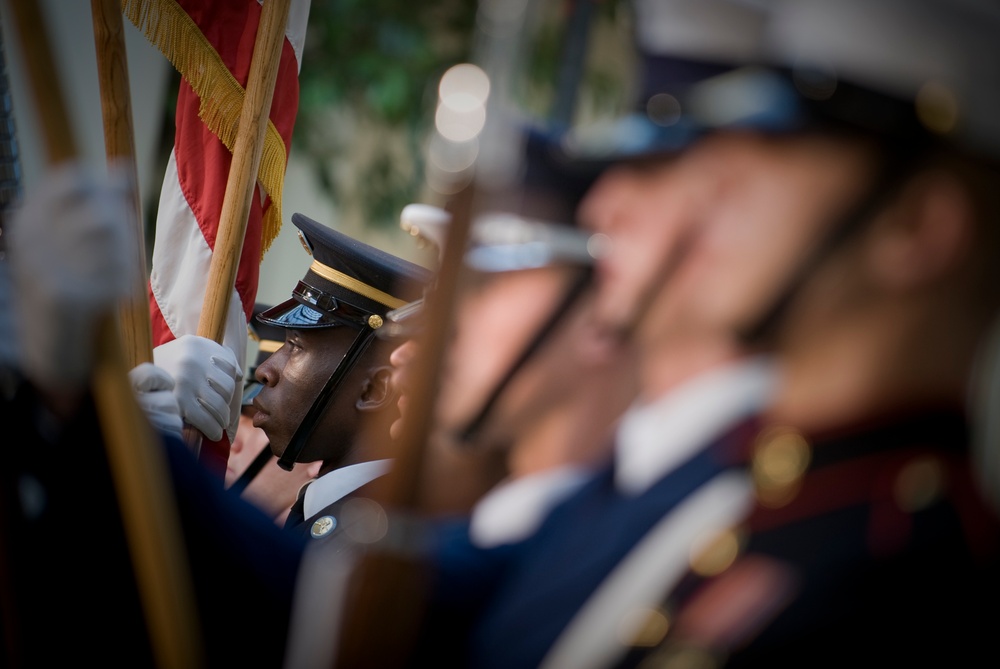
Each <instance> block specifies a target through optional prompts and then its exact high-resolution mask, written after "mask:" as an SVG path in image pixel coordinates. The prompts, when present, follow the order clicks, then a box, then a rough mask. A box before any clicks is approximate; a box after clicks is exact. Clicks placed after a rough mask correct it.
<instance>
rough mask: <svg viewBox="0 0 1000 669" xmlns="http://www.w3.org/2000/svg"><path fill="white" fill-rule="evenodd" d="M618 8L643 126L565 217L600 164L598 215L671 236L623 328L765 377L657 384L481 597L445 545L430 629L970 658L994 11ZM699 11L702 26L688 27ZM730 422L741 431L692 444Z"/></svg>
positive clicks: (654, 656) (612, 660) (558, 644)
mask: <svg viewBox="0 0 1000 669" xmlns="http://www.w3.org/2000/svg"><path fill="white" fill-rule="evenodd" d="M696 5H698V6H697V7H696ZM637 8H638V12H639V13H638V19H637V22H636V25H637V29H638V33H639V39H640V44H641V46H642V47H643V49H644V50H645V52H646V53H645V56H644V58H643V59H642V61H641V62H642V64H643V66H644V67H645V68H646V69H645V74H646V82H647V85H648V86H649V88H648V89H647V94H646V99H647V100H648V101H650V102H651V103H652V102H654V101H655V102H656V104H649V105H643V106H642V107H640V109H641V110H642V112H645V113H644V114H641V116H648V118H645V119H642V118H640V119H639V123H640V125H641V124H642V123H643V122H644V123H645V126H646V129H647V130H648V131H649V132H648V133H646V134H643V135H639V136H638V139H639V140H640V141H639V142H638V144H639V145H640V146H641V147H642V150H641V151H640V152H639V154H641V155H636V153H635V144H631V145H630V146H629V151H631V152H632V157H633V158H641V160H638V161H634V162H632V161H631V160H630V159H627V161H628V162H631V164H630V165H627V164H623V165H622V166H621V168H620V169H612V170H609V171H608V172H606V173H605V175H604V177H603V178H602V180H601V181H599V182H598V183H597V185H595V186H594V188H593V189H592V190H591V192H590V193H589V194H588V198H593V199H591V200H590V202H589V204H590V208H589V209H588V206H587V204H586V203H585V205H584V207H583V210H582V211H583V214H582V215H584V216H588V215H589V216H594V215H599V214H600V207H597V204H600V203H602V200H603V202H604V203H611V204H615V199H614V198H613V197H611V196H612V195H614V194H615V191H616V189H615V188H612V186H614V185H615V182H616V181H617V182H618V183H619V184H623V186H620V187H619V188H618V189H617V193H618V201H617V205H616V206H617V211H618V213H619V214H623V213H625V212H629V211H631V212H632V213H633V214H635V213H638V212H639V211H640V210H639V209H637V208H636V202H638V201H640V200H645V201H646V202H647V203H653V204H657V207H656V208H655V209H650V210H648V211H654V212H658V215H659V216H661V217H662V218H663V220H664V221H665V222H669V221H671V220H673V221H674V222H675V224H679V225H680V226H681V227H680V228H679V229H680V230H686V232H687V235H689V236H688V237H687V238H686V239H685V240H684V243H683V244H682V245H680V246H675V245H670V244H667V245H665V246H660V250H661V251H662V250H663V249H664V248H675V249H680V252H679V254H678V255H677V256H674V257H662V258H661V266H662V268H663V269H669V271H670V274H669V275H668V276H667V278H666V279H664V280H661V283H662V287H661V289H660V290H658V291H654V292H653V293H652V294H647V295H645V296H643V297H642V299H639V300H637V301H636V304H638V305H642V306H644V309H643V312H642V313H641V314H639V315H636V314H632V316H633V318H635V319H636V320H635V322H634V323H632V325H631V327H630V328H629V330H630V331H632V332H634V333H635V336H636V337H637V338H638V339H639V340H640V341H642V340H647V339H648V338H649V337H650V335H652V334H653V333H654V332H656V331H657V328H659V329H660V330H659V331H660V332H661V333H662V332H664V330H662V328H663V327H664V325H665V324H669V323H670V322H671V321H673V327H674V328H675V329H677V328H680V329H682V330H683V329H685V328H686V329H688V330H689V331H690V332H689V334H697V333H698V332H699V328H701V330H700V331H701V332H703V333H710V332H728V333H729V337H730V339H731V340H732V344H733V345H734V349H733V352H734V353H737V354H740V355H741V356H745V355H746V353H761V354H767V355H768V356H769V357H770V356H776V359H777V362H778V367H777V368H776V369H774V368H771V369H770V370H767V369H766V367H759V371H760V372H761V373H752V367H751V368H748V367H746V366H744V367H743V370H744V372H746V371H750V372H751V373H750V374H749V375H748V374H746V373H741V375H738V376H725V375H723V376H720V375H718V374H716V375H715V376H716V378H715V379H714V381H715V382H720V381H721V386H720V385H719V384H718V383H715V384H712V383H711V382H712V381H713V379H712V376H711V375H699V376H698V377H695V378H694V380H693V383H694V384H696V385H694V386H689V389H688V392H687V393H685V394H684V395H682V394H680V393H671V397H672V398H673V399H674V400H677V399H680V398H684V399H685V401H683V402H678V401H672V400H669V399H667V396H664V400H666V401H665V402H664V403H663V404H662V405H661V408H660V411H659V412H645V413H639V412H638V411H637V412H634V413H630V414H626V416H625V417H624V418H623V420H622V422H621V424H620V428H619V432H618V435H617V436H618V440H617V444H616V453H615V455H616V457H615V462H614V465H613V466H612V467H609V468H608V469H607V470H606V471H605V472H603V473H602V474H601V475H599V476H598V477H597V478H595V479H594V481H593V482H592V483H590V484H588V485H586V486H585V487H584V488H583V489H581V491H580V492H579V493H578V494H577V495H575V496H573V497H571V498H570V499H569V500H567V501H566V502H565V503H564V504H562V505H561V506H559V507H557V508H556V509H554V510H553V512H552V513H551V514H550V515H549V517H548V518H547V519H546V520H545V522H544V523H543V524H542V526H541V527H540V528H539V531H538V532H537V533H536V534H535V535H534V536H532V537H530V538H529V539H528V540H527V541H525V542H523V543H522V544H520V545H517V546H515V547H513V549H512V550H511V551H509V553H508V554H507V555H503V556H499V557H498V556H497V555H496V553H495V552H494V553H493V554H492V558H493V559H500V560H501V561H502V563H503V566H502V569H501V570H499V571H497V570H493V571H491V572H490V577H491V578H492V579H493V581H492V583H491V584H490V588H489V591H488V592H487V596H486V597H485V598H484V599H480V600H473V601H470V600H469V598H465V599H463V593H462V592H461V590H464V591H465V592H466V593H468V592H469V591H470V587H469V583H468V582H465V581H463V580H462V577H465V576H469V575H470V573H472V574H473V575H475V574H474V570H469V569H467V568H466V569H464V570H461V567H462V564H458V568H459V569H458V570H457V571H455V570H452V571H449V570H448V568H449V563H448V561H447V560H448V556H447V555H445V556H444V558H443V559H442V562H441V564H443V565H444V567H443V570H442V572H441V574H440V579H439V580H440V582H442V583H447V582H448V581H449V580H451V581H453V583H454V584H456V585H459V586H460V587H456V588H455V589H454V590H453V591H451V592H448V591H447V589H442V591H441V592H440V593H439V595H440V596H442V597H443V599H439V600H438V601H437V602H436V604H437V605H438V606H440V607H441V608H432V609H431V610H430V613H429V615H430V617H431V619H432V620H433V619H434V617H435V616H437V620H438V621H439V622H441V621H443V622H444V623H445V625H444V626H445V628H447V627H448V625H458V626H456V627H452V629H453V630H454V629H458V630H463V631H461V632H458V637H459V638H457V639H455V641H454V643H453V645H456V646H461V645H462V644H463V642H465V643H467V644H468V647H467V649H466V652H465V655H464V656H463V657H462V658H461V663H463V664H464V666H475V667H490V666H497V667H500V666H543V667H574V668H579V667H607V666H643V667H647V666H648V667H653V666H699V667H701V666H802V665H803V664H805V665H809V666H813V665H820V666H843V665H845V664H847V663H849V662H852V661H863V662H865V663H866V664H867V663H871V664H876V663H877V664H888V663H894V664H903V663H921V662H931V663H935V664H944V663H954V662H958V663H971V662H975V661H978V660H976V658H977V657H992V656H993V655H995V651H994V650H993V649H992V648H991V642H990V636H989V628H990V623H991V621H990V620H989V617H988V616H982V615H981V613H980V612H981V611H984V610H989V607H990V606H991V604H990V602H992V601H995V600H996V597H997V595H998V591H997V585H998V579H997V575H998V572H997V566H998V557H1000V552H998V548H1000V525H998V522H997V517H996V515H995V513H994V512H993V511H992V509H991V508H990V507H989V506H988V505H987V504H986V502H985V500H984V497H983V494H982V490H981V489H979V488H977V485H976V476H975V472H974V471H973V470H972V466H973V460H972V458H971V456H970V453H969V442H968V429H969V424H968V418H969V416H968V413H967V411H966V408H965V407H966V404H967V402H968V401H969V399H970V398H969V396H968V395H967V389H968V388H969V385H970V381H971V378H972V375H973V373H974V372H975V371H976V369H975V367H974V363H975V361H976V359H975V354H976V352H977V350H978V349H979V348H980V347H981V346H982V345H983V343H984V340H985V335H986V334H987V332H988V331H989V326H990V324H991V322H992V321H993V319H994V318H995V316H996V313H997V306H998V304H1000V294H998V291H997V290H996V285H997V284H996V277H995V276H994V274H993V272H994V271H995V268H996V267H997V262H996V260H997V255H996V254H997V253H998V250H1000V246H998V244H997V241H998V239H1000V238H998V236H997V235H998V232H1000V229H998V228H997V226H996V225H995V219H996V218H997V214H998V210H997V205H998V202H997V200H996V198H995V196H993V195H992V193H995V192H996V190H995V186H994V184H995V181H996V174H997V173H996V164H995V161H996V157H997V153H996V149H997V147H998V146H1000V143H998V142H997V140H998V139H1000V133H998V129H1000V126H998V125H997V123H996V118H997V116H996V110H997V108H998V101H1000V99H998V98H997V97H996V91H998V90H1000V87H998V86H997V74H998V70H997V63H998V62H1000V61H998V58H997V57H996V56H997V54H996V43H995V41H994V40H992V38H990V37H989V36H990V35H991V34H992V33H994V32H995V27H996V25H997V23H996V21H997V18H998V17H997V13H996V10H995V9H993V8H991V7H988V6H986V5H976V3H963V4H961V5H958V4H956V3H942V2H921V3H912V2H910V3H907V2H879V3H872V2H865V3H862V2H857V3H855V2H839V3H823V2H796V3H776V4H775V6H774V7H773V8H771V10H769V11H764V10H765V9H766V5H765V3H740V2H731V3H730V2H712V3H687V2H676V3H669V2H660V3H653V2H647V3H637ZM702 9H703V10H705V11H706V12H708V14H707V16H708V17H709V18H713V19H724V20H716V21H702V22H699V24H700V27H699V28H698V29H697V30H691V29H690V28H691V25H690V23H689V20H690V19H691V18H692V17H693V16H696V15H697V14H698V11H694V10H702ZM713 11H714V12H715V13H714V14H713ZM705 16H706V15H703V16H702V18H705ZM714 47H718V48H716V49H715V52H714V53H711V51H712V49H713V48H714ZM722 47H724V48H722ZM706 55H710V56H711V58H706ZM810 65H811V66H813V67H809V66H810ZM695 72H696V75H697V76H694V77H691V76H681V75H682V74H684V73H688V74H691V73H695ZM667 102H670V105H669V108H670V109H671V110H672V111H673V112H676V118H674V119H673V121H674V123H673V124H667V125H666V126H665V125H664V124H663V123H662V121H663V119H662V118H659V117H658V116H657V115H656V112H657V110H662V109H663V108H664V105H665V104H666V103H667ZM632 120H633V121H635V119H632ZM631 127H635V123H633V124H632V126H631ZM670 128H674V129H673V130H671V129H670ZM644 138H645V139H644ZM649 138H653V139H654V141H649ZM632 139H636V137H635V136H633V137H632ZM564 145H565V144H564ZM679 147H681V148H683V151H682V152H680V153H677V152H676V151H675V149H677V148H679ZM618 148H620V146H619V147H618ZM668 153H669V154H671V155H670V156H669V157H667V154H668ZM623 157H624V156H622V155H617V156H614V157H613V159H614V160H622V158H623ZM624 169H630V170H634V171H635V174H634V175H633V177H632V180H630V181H625V180H623V179H624V177H622V170H624ZM643 181H644V182H645V185H642V184H643ZM624 186H628V187H627V188H626V187H624ZM602 192H603V193H604V194H603V195H602ZM629 204H630V206H631V209H630V208H629V207H626V205H629ZM647 215H648V212H647ZM675 229H678V228H675ZM661 234H664V235H665V234H668V233H667V232H665V231H661ZM659 242H660V243H661V244H662V243H663V242H664V240H663V239H662V238H661V239H660V240H659ZM619 306H621V305H619ZM625 306H626V307H627V306H628V305H625ZM628 312H629V309H627V308H626V309H624V313H625V315H626V316H627V315H628ZM609 313H612V314H613V311H612V312H609ZM628 320H629V319H626V322H627V321H628ZM661 336H662V335H661ZM737 337H738V339H737ZM741 352H742V353H741ZM643 362H646V360H645V359H644V360H643ZM649 362H652V360H650V361H649ZM767 367H770V365H767ZM647 369H648V368H647ZM718 369H720V370H721V369H724V368H718ZM731 369H736V368H731ZM649 371H650V372H652V371H653V370H649ZM669 371H670V369H669V368H661V369H660V370H659V372H658V373H660V374H666V373H667V372H669ZM673 371H674V372H676V371H677V368H676V367H675V368H674V370H673ZM774 371H778V372H780V374H779V375H777V376H775V375H774ZM668 378H669V377H668V376H662V377H661V379H660V383H661V384H666V383H667V379H668ZM711 385H716V387H715V388H714V390H712V392H702V391H705V390H708V389H711V387H710V386H711ZM691 391H694V392H693V393H692V392H691ZM772 393H774V394H773V395H772ZM741 394H742V395H743V398H742V399H740V397H739V396H740V395H741ZM748 400H749V402H748ZM637 408H641V407H637ZM671 412H672V413H673V414H674V415H676V414H677V413H686V414H688V416H689V418H687V419H685V420H684V421H681V422H676V421H673V422H671V420H670V415H671ZM727 412H728V413H729V414H730V417H737V418H738V417H741V416H742V417H744V418H748V420H745V421H736V422H735V423H734V427H733V428H732V429H731V430H730V431H729V432H728V434H726V433H725V432H723V437H722V438H721V439H718V438H716V439H712V438H710V437H711V435H712V434H718V431H719V429H720V427H721V426H722V425H724V423H723V422H720V421H721V420H722V418H723V417H724V414H726V413H727ZM713 414H714V415H713ZM690 416H703V417H704V416H712V420H709V421H703V420H702V419H698V420H699V421H701V422H702V427H701V428H698V426H697V425H696V424H695V423H697V422H698V421H694V422H692V420H691V419H690ZM681 427H683V428H684V429H679V428H681ZM692 429H694V431H693V432H692V431H689V430H692ZM685 443H688V444H689V445H688V446H687V447H684V444H685ZM630 444H631V445H630ZM643 444H645V445H643ZM451 547H452V548H453V547H454V546H453V545H452V546H451ZM490 557H491V555H486V556H482V555H480V558H481V559H480V560H479V564H483V563H484V562H485V563H487V564H488V562H487V561H488V560H489V559H490ZM461 560H462V561H464V562H465V563H466V565H467V564H468V561H469V554H468V552H466V553H464V554H462V555H461ZM451 567H453V568H454V567H455V565H454V563H453V564H452V565H451ZM447 597H451V599H448V598H447ZM449 606H454V607H455V609H453V610H449V609H448V607H449ZM455 610H457V611H460V612H461V613H460V614H459V615H454V613H455ZM928 610H934V611H938V612H941V614H940V615H930V616H928V615H926V613H927V611H928ZM463 616H464V618H463ZM469 620H472V621H473V624H472V625H471V627H468V628H463V627H461V626H460V625H461V623H462V622H463V621H465V622H467V621H469ZM463 635H467V639H464V640H463V639H462V636H463Z"/></svg>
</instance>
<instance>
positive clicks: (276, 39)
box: [198, 0, 291, 344]
mask: <svg viewBox="0 0 1000 669" xmlns="http://www.w3.org/2000/svg"><path fill="white" fill-rule="evenodd" d="M290 5H291V0H264V6H263V10H262V12H261V17H260V25H259V26H258V28H257V39H256V41H255V42H254V47H253V60H252V61H251V62H250V74H249V78H248V79H247V89H246V96H245V97H244V98H243V108H242V110H241V112H240V123H239V126H238V127H237V130H236V143H235V144H234V146H233V162H232V165H231V167H230V168H229V180H228V181H227V182H226V195H225V198H224V199H223V201H222V214H221V216H220V220H219V230H218V232H217V233H216V237H215V249H214V251H213V252H212V264H211V265H210V266H209V271H208V272H209V273H208V285H207V287H206V288H205V303H204V305H203V306H202V308H201V318H200V319H199V320H198V334H199V335H201V336H202V337H208V338H209V339H213V340H215V341H216V342H218V343H220V344H221V343H222V338H223V335H224V334H225V327H226V313H227V312H228V310H229V300H230V297H231V296H232V293H233V288H234V286H235V285H236V271H237V269H238V268H239V263H240V253H241V251H242V249H243V238H244V237H245V236H246V231H247V221H248V219H249V218H250V205H251V202H252V199H253V190H254V185H255V184H256V182H257V170H258V169H259V168H260V156H261V153H262V152H263V148H264V133H265V131H266V130H267V121H268V118H269V115H270V113H271V100H272V98H273V97H274V84H275V81H276V80H277V78H278V64H279V62H280V60H281V45H282V44H283V42H284V39H285V26H286V25H287V23H288V9H289V6H290Z"/></svg>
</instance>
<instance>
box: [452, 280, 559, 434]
mask: <svg viewBox="0 0 1000 669" xmlns="http://www.w3.org/2000/svg"><path fill="white" fill-rule="evenodd" d="M572 276H573V272H572V271H571V270H567V269H566V268H542V269H532V270H522V271H516V272H504V273H499V274H477V275H472V276H470V281H468V282H467V283H466V289H465V291H464V292H463V294H462V296H461V300H460V302H459V304H458V307H457V310H456V317H455V334H454V339H453V341H452V342H451V345H450V346H449V347H448V353H447V358H446V361H445V364H444V368H443V370H442V376H441V391H440V395H439V398H438V402H437V409H436V410H437V412H438V416H437V418H438V421H439V425H440V426H441V428H442V429H443V430H445V431H446V432H449V433H454V432H457V431H459V430H462V429H463V428H465V427H466V425H467V424H468V423H469V421H471V420H472V419H473V418H474V417H475V415H476V414H477V413H478V412H479V410H480V408H481V407H482V406H483V404H484V403H485V402H486V400H487V398H488V396H489V394H490V393H491V392H492V391H493V389H494V388H495V387H496V385H497V384H498V383H499V381H500V379H501V378H502V377H503V376H504V374H506V372H507V370H508V369H510V367H511V366H512V365H513V363H514V360H515V359H516V358H517V357H518V356H519V355H520V354H521V352H522V351H523V350H524V349H525V347H526V346H527V345H528V342H529V341H530V340H531V339H532V337H534V335H535V333H536V332H537V331H538V329H539V328H540V327H541V325H542V323H544V322H545V320H546V318H547V317H548V316H549V314H551V313H552V311H553V309H554V308H555V306H556V305H557V304H558V303H559V301H560V300H561V299H562V296H563V295H564V293H565V292H566V290H567V287H568V285H569V282H570V281H571V279H572ZM529 364H530V363H529ZM493 420H497V418H493Z"/></svg>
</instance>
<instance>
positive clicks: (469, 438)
mask: <svg viewBox="0 0 1000 669" xmlns="http://www.w3.org/2000/svg"><path fill="white" fill-rule="evenodd" d="M593 275H594V272H593V270H592V269H591V268H590V267H587V268H585V269H584V270H583V271H582V273H581V274H580V276H578V277H577V278H576V280H575V281H574V282H573V284H572V285H570V287H569V289H568V290H567V291H566V294H565V295H564V296H563V299H562V301H561V302H560V303H559V304H558V305H557V306H556V308H555V310H554V311H553V312H552V314H551V315H549V318H548V319H547V320H546V321H545V322H544V323H542V325H541V327H540V328H539V329H538V331H537V332H536V333H535V336H534V337H533V338H532V339H531V341H529V342H528V345H527V346H525V348H524V350H522V351H521V355H520V356H519V357H518V358H517V360H515V361H514V363H513V364H512V365H511V366H510V368H509V369H508V370H507V373H506V374H505V375H504V376H503V377H502V378H501V379H500V381H499V382H498V383H497V385H496V386H495V387H494V388H493V392H492V393H490V395H489V397H488V398H487V399H486V402H484V403H483V406H482V408H481V409H480V410H479V413H477V414H476V416H475V417H474V418H473V419H472V420H471V421H470V422H469V424H468V425H467V426H466V427H465V429H464V430H462V431H461V432H459V439H460V441H461V442H462V443H466V444H468V443H471V442H473V441H474V440H475V438H476V435H477V433H478V432H479V430H480V429H481V428H482V426H483V424H484V423H485V422H486V419H487V418H488V417H489V415H490V412H491V411H492V410H493V406H494V405H495V404H496V403H497V402H498V401H499V399H500V396H501V395H503V392H504V390H505V389H506V388H507V386H509V385H510V382H511V381H512V380H513V379H514V377H515V376H517V373H518V371H520V369H521V368H522V367H524V365H525V364H526V363H527V362H528V360H530V359H531V356H533V355H534V354H535V352H536V351H537V350H538V349H539V348H541V345H542V343H544V342H545V340H546V339H547V338H548V337H549V335H550V334H552V332H553V331H554V330H555V328H556V326H557V325H558V324H559V323H560V322H561V321H562V319H563V317H564V316H565V315H566V313H567V312H568V311H569V309H570V307H572V306H573V305H574V304H575V303H576V301H577V299H578V298H579V297H580V296H581V295H582V294H583V292H584V290H585V289H586V288H587V287H588V286H590V283H591V279H592V277H593Z"/></svg>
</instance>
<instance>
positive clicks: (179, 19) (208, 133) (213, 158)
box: [122, 0, 310, 472]
mask: <svg viewBox="0 0 1000 669" xmlns="http://www.w3.org/2000/svg"><path fill="white" fill-rule="evenodd" d="M309 6H310V0H292V2H291V6H290V10H289V17H288V24H287V26H286V29H285V41H284V44H283V45H282V50H281V60H280V64H279V66H278V76H277V82H276V84H275V90H274V97H273V102H272V104H271V110H270V123H269V124H268V128H267V131H266V134H265V139H264V146H263V150H262V154H261V160H260V168H259V171H258V174H257V184H256V188H255V191H254V198H253V206H252V208H251V211H250V217H249V220H248V222H247V228H246V236H245V239H244V243H243V251H242V255H241V258H240V263H239V268H238V270H237V276H236V285H235V290H234V293H233V295H232V297H231V298H230V302H229V311H228V313H227V316H226V326H225V335H224V337H223V341H222V343H223V344H224V345H225V346H228V347H229V348H231V349H232V350H233V352H234V353H235V354H236V359H237V360H240V361H243V360H245V359H246V346H247V324H248V322H249V319H250V318H251V316H252V312H253V306H254V301H255V299H256V295H257V284H258V279H259V273H260V261H261V259H262V258H263V254H264V253H265V252H266V251H267V249H268V247H269V246H270V244H271V242H272V241H273V240H274V239H275V237H276V236H277V234H278V232H279V230H280V228H281V222H282V217H281V192H282V184H283V182H284V177H285V168H286V166H287V159H288V153H289V150H290V148H291V137H292V129H293V126H294V123H295V118H296V114H297V112H298V102H299V82H298V74H299V68H300V62H301V55H302V47H303V44H304V42H305V32H306V24H307V23H308V18H309ZM122 11H123V13H124V15H125V17H126V18H128V20H130V21H131V22H132V23H133V24H135V26H136V27H137V28H139V29H140V30H141V31H142V32H143V33H144V34H145V35H146V36H147V38H148V39H149V40H150V41H151V42H152V43H153V44H155V45H156V46H157V47H158V48H159V49H160V50H161V51H162V52H163V54H164V55H165V56H166V57H167V58H168V60H170V62H171V63H173V65H174V67H176V68H177V70H178V72H179V73H180V74H181V77H182V81H181V84H180V90H179V93H178V98H177V110H176V115H175V124H176V130H175V136H174V147H173V151H172V152H171V155H170V159H169V162H168V165H167V169H166V173H165V176H164V179H163V186H162V189H161V192H160V200H159V209H158V211H157V215H156V234H155V239H154V244H153V258H152V263H151V267H150V280H149V297H150V316H151V318H152V335H153V346H154V347H156V346H159V345H160V344H164V343H166V342H168V341H171V340H172V339H174V338H176V337H179V336H181V335H184V334H197V330H198V320H199V316H200V314H201V309H202V303H203V301H204V296H205V288H206V285H205V282H206V279H207V277H208V275H209V267H210V265H211V261H212V253H213V249H214V247H215V238H216V232H217V230H218V227H219V220H220V213H221V211H222V203H223V200H224V198H225V191H226V182H227V179H228V176H229V168H230V164H231V162H232V148H233V146H234V145H235V141H236V129H237V126H238V124H239V115H240V109H241V106H242V103H243V97H244V89H245V87H246V84H247V77H248V74H249V71H250V62H251V59H252V56H253V48H254V41H255V38H256V33H257V26H258V24H259V22H260V16H261V3H260V2H259V1H258V0H123V2H122ZM232 436H233V435H232V434H224V435H223V437H222V439H221V440H220V441H219V442H209V441H208V440H205V441H203V443H202V448H201V456H202V460H203V461H205V462H206V464H208V465H209V466H210V467H212V468H213V469H217V470H218V471H219V472H224V471H225V467H226V459H227V458H228V454H229V443H230V440H231V438H232Z"/></svg>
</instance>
